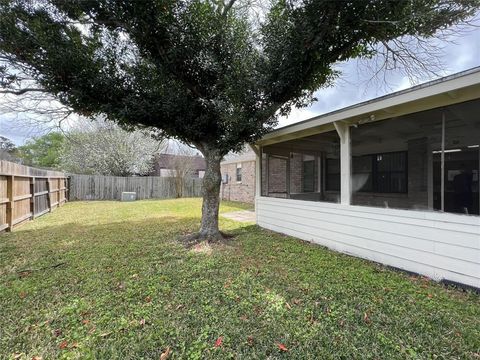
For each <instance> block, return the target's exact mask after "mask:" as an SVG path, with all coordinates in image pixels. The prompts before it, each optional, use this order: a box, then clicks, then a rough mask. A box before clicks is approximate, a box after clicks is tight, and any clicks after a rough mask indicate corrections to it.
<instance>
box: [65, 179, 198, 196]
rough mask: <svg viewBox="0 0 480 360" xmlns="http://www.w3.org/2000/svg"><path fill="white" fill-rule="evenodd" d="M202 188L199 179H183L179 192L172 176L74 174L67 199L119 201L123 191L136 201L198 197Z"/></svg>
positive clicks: (70, 180)
mask: <svg viewBox="0 0 480 360" xmlns="http://www.w3.org/2000/svg"><path fill="white" fill-rule="evenodd" d="M201 189H202V180H201V179H185V180H184V184H183V186H181V190H180V188H178V186H176V179H175V178H171V177H160V176H132V177H120V176H102V175H76V174H71V175H70V177H69V200H119V199H120V197H121V194H122V192H123V191H129V192H136V193H137V199H139V200H142V199H171V198H176V197H198V196H201Z"/></svg>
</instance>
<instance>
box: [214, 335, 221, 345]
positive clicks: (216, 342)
mask: <svg viewBox="0 0 480 360" xmlns="http://www.w3.org/2000/svg"><path fill="white" fill-rule="evenodd" d="M222 343H223V336H220V337H219V338H218V339H217V341H215V345H214V346H215V347H216V348H218V347H220V346H222Z"/></svg>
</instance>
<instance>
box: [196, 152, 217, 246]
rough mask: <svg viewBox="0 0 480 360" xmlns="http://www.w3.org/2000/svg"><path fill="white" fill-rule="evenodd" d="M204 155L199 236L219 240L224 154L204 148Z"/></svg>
mask: <svg viewBox="0 0 480 360" xmlns="http://www.w3.org/2000/svg"><path fill="white" fill-rule="evenodd" d="M202 152H203V155H204V157H205V161H206V169H205V175H204V177H203V182H202V195H203V204H202V224H201V227H200V232H199V238H200V239H207V240H218V239H221V238H222V235H221V233H220V231H219V229H218V210H219V207H220V184H221V181H222V175H221V173H220V161H221V160H222V156H221V155H219V152H218V151H217V150H210V149H208V150H207V149H204V151H202Z"/></svg>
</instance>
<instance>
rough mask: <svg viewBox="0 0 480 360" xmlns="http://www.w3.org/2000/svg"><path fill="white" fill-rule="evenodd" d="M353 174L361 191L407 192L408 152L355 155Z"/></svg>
mask: <svg viewBox="0 0 480 360" xmlns="http://www.w3.org/2000/svg"><path fill="white" fill-rule="evenodd" d="M353 176H354V179H356V180H357V182H358V183H359V186H358V187H359V190H358V191H361V192H377V193H406V192H407V152H406V151H402V152H392V153H383V154H372V155H364V156H358V157H354V158H353Z"/></svg>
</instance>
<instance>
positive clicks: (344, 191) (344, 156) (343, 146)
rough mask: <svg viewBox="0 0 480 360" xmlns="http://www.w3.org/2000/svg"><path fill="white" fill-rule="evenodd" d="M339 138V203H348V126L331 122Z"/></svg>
mask: <svg viewBox="0 0 480 360" xmlns="http://www.w3.org/2000/svg"><path fill="white" fill-rule="evenodd" d="M333 124H334V125H335V129H336V130H337V133H338V136H339V138H340V203H341V204H342V205H350V204H351V201H352V176H351V175H352V149H351V139H350V126H349V125H348V124H346V123H344V122H341V121H335V122H334V123H333Z"/></svg>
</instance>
